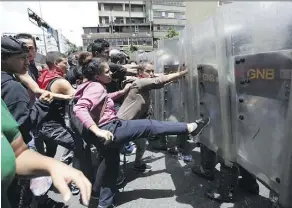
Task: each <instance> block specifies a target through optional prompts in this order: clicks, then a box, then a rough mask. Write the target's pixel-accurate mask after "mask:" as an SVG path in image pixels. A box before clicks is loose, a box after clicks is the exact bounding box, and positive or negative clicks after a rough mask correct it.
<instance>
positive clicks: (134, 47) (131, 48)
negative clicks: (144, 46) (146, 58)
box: [130, 45, 138, 53]
mask: <svg viewBox="0 0 292 208" xmlns="http://www.w3.org/2000/svg"><path fill="white" fill-rule="evenodd" d="M134 51H138V47H137V46H133V45H131V46H130V52H131V53H133V52H134Z"/></svg>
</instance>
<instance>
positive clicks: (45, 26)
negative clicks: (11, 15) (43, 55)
mask: <svg viewBox="0 0 292 208" xmlns="http://www.w3.org/2000/svg"><path fill="white" fill-rule="evenodd" d="M27 13H28V18H29V21H31V22H32V23H33V24H35V25H37V26H38V27H40V28H42V30H43V35H45V34H44V29H47V32H48V33H49V34H51V35H52V36H53V38H54V39H55V41H56V43H57V47H58V51H59V52H60V41H59V33H58V30H55V29H53V28H52V27H51V26H50V25H49V24H48V23H46V22H45V21H44V20H43V19H42V18H41V17H39V16H38V15H37V14H36V13H35V12H33V11H32V10H31V9H29V8H27ZM44 41H45V39H44Z"/></svg>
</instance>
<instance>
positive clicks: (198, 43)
mask: <svg viewBox="0 0 292 208" xmlns="http://www.w3.org/2000/svg"><path fill="white" fill-rule="evenodd" d="M194 32H195V36H194V46H193V47H194V52H195V55H194V56H195V62H196V69H197V72H198V81H199V83H198V89H199V98H200V99H199V100H198V105H199V111H200V116H201V117H210V118H211V123H210V125H209V126H208V127H207V128H206V129H204V131H203V133H202V135H201V136H200V142H201V143H202V144H204V145H205V146H207V147H208V148H209V149H211V150H212V151H214V152H216V153H217V155H219V156H221V157H222V158H223V159H224V160H225V161H226V162H235V161H236V154H235V146H234V141H233V139H234V138H233V137H232V134H231V112H230V106H228V102H227V101H228V100H230V93H229V92H228V90H227V89H229V86H230V83H229V81H228V80H227V79H225V78H224V76H225V74H226V72H225V70H223V69H222V67H220V64H221V63H219V58H218V54H217V50H218V49H217V40H216V38H217V36H216V30H215V22H214V18H213V17H211V18H209V19H207V20H206V21H204V22H203V23H201V24H200V25H198V26H197V27H196V28H195V29H194ZM222 77H223V78H222ZM220 78H221V79H220Z"/></svg>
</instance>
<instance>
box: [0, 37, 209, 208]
mask: <svg viewBox="0 0 292 208" xmlns="http://www.w3.org/2000/svg"><path fill="white" fill-rule="evenodd" d="M36 51H37V46H36V42H35V39H34V37H33V36H31V35H30V34H18V35H16V36H14V37H7V36H5V37H1V88H2V90H1V98H2V102H1V110H2V114H1V124H2V142H1V144H2V146H1V159H2V163H1V168H2V170H1V173H2V178H1V179H2V185H3V186H2V194H1V197H2V205H3V207H10V206H11V207H13V208H14V207H18V208H26V207H30V205H31V204H32V202H33V201H34V202H35V203H36V204H37V206H38V207H42V208H47V207H65V204H64V203H61V202H56V201H54V200H53V199H51V198H50V197H49V196H48V191H49V190H50V188H51V186H52V185H53V186H55V187H56V188H57V189H58V190H59V192H60V193H61V194H63V197H64V201H68V200H69V198H70V196H71V194H73V195H78V194H79V193H80V203H81V204H83V205H86V206H89V207H100V208H103V207H104V208H108V207H115V201H114V198H115V194H118V188H117V186H118V185H119V184H121V183H123V182H124V181H125V178H126V176H125V175H124V172H123V171H121V169H122V168H121V167H120V160H121V158H120V156H121V154H124V155H129V154H134V153H136V158H135V163H134V169H135V170H136V171H141V172H145V171H149V170H152V167H151V166H150V165H149V164H146V163H144V162H143V160H142V159H143V155H144V153H145V151H146V149H147V145H148V140H149V139H150V138H152V137H153V136H165V135H186V136H188V135H192V136H197V135H199V134H200V132H201V131H202V130H203V129H204V128H205V127H206V126H207V125H208V124H209V122H210V119H209V118H204V119H202V118H198V119H197V120H194V122H192V123H183V122H166V121H157V120H153V119H151V115H152V101H151V96H150V92H151V90H155V89H160V88H163V87H164V86H165V85H166V84H167V83H170V82H173V81H175V80H177V79H180V78H182V77H183V76H185V75H186V74H187V73H188V70H187V68H186V67H184V68H183V69H182V70H180V71H177V72H174V73H171V74H154V65H153V63H151V62H149V61H143V62H141V63H138V64H137V63H135V62H134V61H131V60H130V59H129V57H128V56H127V55H126V54H124V53H123V52H121V51H119V50H110V45H109V43H108V42H107V41H105V40H102V39H97V40H95V41H94V42H93V43H91V44H90V45H89V47H88V48H87V51H83V52H77V53H75V54H71V55H69V57H66V56H65V55H64V54H62V53H60V52H57V51H51V52H48V53H47V54H46V67H45V68H42V69H41V70H39V69H38V68H37V67H36V64H35V62H34V59H35V56H36ZM58 146H62V147H64V149H65V151H64V152H63V154H62V156H61V158H56V157H55V156H56V152H57V147H58ZM93 149H94V150H95V152H96V155H97V156H96V157H92V151H93ZM54 157H55V159H53V158H54ZM58 160H59V161H58ZM124 162H126V161H124ZM71 163H72V167H70V165H71ZM93 164H94V165H93ZM22 175H26V176H27V177H22ZM48 178H49V179H50V180H49V179H48ZM32 184H36V185H34V186H32ZM44 184H45V185H44ZM91 184H92V185H91ZM36 193H38V194H36Z"/></svg>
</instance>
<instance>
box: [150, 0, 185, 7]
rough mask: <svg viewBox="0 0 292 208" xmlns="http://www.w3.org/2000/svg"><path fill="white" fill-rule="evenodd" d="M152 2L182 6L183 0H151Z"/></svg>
mask: <svg viewBox="0 0 292 208" xmlns="http://www.w3.org/2000/svg"><path fill="white" fill-rule="evenodd" d="M152 4H160V5H169V6H184V4H183V2H181V1H173V2H168V1H152Z"/></svg>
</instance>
